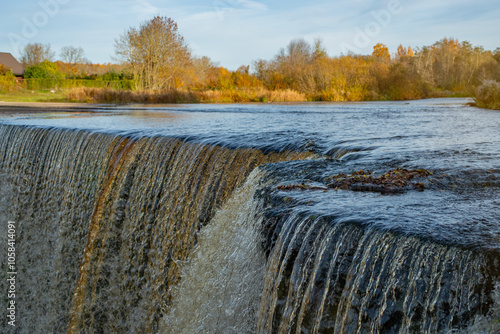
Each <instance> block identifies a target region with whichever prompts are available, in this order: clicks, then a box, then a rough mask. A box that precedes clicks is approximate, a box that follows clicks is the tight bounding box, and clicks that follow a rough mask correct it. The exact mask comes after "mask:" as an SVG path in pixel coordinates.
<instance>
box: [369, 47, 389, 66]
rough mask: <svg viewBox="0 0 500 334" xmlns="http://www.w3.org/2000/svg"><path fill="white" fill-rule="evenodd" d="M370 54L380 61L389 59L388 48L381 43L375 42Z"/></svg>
mask: <svg viewBox="0 0 500 334" xmlns="http://www.w3.org/2000/svg"><path fill="white" fill-rule="evenodd" d="M372 56H373V57H374V58H376V59H377V60H379V61H382V62H389V61H390V60H391V54H390V53H389V48H388V47H387V46H386V45H385V44H383V43H377V44H376V45H375V46H374V47H373V52H372Z"/></svg>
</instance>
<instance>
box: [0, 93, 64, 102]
mask: <svg viewBox="0 0 500 334" xmlns="http://www.w3.org/2000/svg"><path fill="white" fill-rule="evenodd" d="M65 101H67V98H66V93H65V92H55V93H51V92H50V90H42V91H27V90H26V91H16V92H8V93H0V102H65Z"/></svg>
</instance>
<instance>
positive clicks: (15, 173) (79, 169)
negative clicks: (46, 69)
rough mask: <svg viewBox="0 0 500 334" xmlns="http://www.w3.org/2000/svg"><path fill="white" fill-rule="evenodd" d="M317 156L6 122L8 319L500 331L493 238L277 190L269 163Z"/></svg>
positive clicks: (499, 264) (250, 328)
mask: <svg viewBox="0 0 500 334" xmlns="http://www.w3.org/2000/svg"><path fill="white" fill-rule="evenodd" d="M311 155H312V154H310V153H307V152H306V153H296V152H282V153H273V152H266V153H264V152H262V151H261V150H259V149H251V148H245V149H243V148H239V149H237V148H228V147H222V146H217V145H208V144H202V143H197V142H194V141H188V140H180V139H177V138H169V137H162V136H156V137H140V136H132V135H118V134H104V133H96V132H90V131H84V130H68V129H66V130H65V129H58V128H42V127H26V126H11V125H0V158H1V161H0V186H1V187H0V196H1V197H0V215H1V216H0V217H1V219H2V224H1V225H0V243H1V246H0V247H2V248H1V249H2V252H3V254H6V253H7V251H6V244H7V242H6V240H7V236H6V234H7V233H6V224H5V223H6V222H7V221H15V223H16V237H17V239H16V263H17V266H18V281H17V288H18V294H17V296H16V303H17V305H18V309H17V312H18V313H17V316H18V319H19V322H18V327H16V328H15V329H13V330H11V332H14V333H172V334H173V333H183V334H185V333H186V334H190V333H311V334H312V333H372V332H374V333H376V332H383V333H468V332H472V333H489V332H492V333H493V332H498V331H500V328H499V324H498V323H495V321H496V320H497V319H499V317H500V314H499V308H500V303H499V294H500V288H499V276H500V256H499V254H498V250H495V249H491V250H489V249H475V248H466V247H462V246H460V245H457V244H453V243H452V242H450V243H448V244H445V243H443V242H441V243H440V242H437V241H435V240H432V239H431V238H427V239H426V238H423V237H419V236H418V235H411V234H403V233H396V232H394V231H390V230H383V229H380V228H375V227H373V226H371V225H370V224H364V223H362V222H360V221H356V220H354V219H352V220H348V219H346V218H345V217H343V218H341V217H336V216H329V215H325V214H323V215H319V214H318V213H315V212H309V211H307V210H308V209H307V207H305V206H302V207H301V206H300V205H296V203H295V204H294V203H293V201H292V202H290V201H288V200H285V199H283V198H279V196H277V195H273V193H272V189H273V186H274V185H275V184H274V182H275V180H276V179H275V178H277V176H276V175H273V170H277V169H279V168H281V167H283V166H285V165H287V166H291V165H292V164H290V163H289V161H290V160H301V159H305V158H308V157H311ZM268 163H271V164H272V166H273V167H272V168H266V167H259V166H262V165H264V164H268ZM301 164H302V165H305V164H303V163H302V162H301V163H299V164H295V165H293V166H292V169H296V168H297V169H300V168H301V167H300V166H302V165H301ZM267 166H269V165H267ZM273 168H274V169H273ZM315 168H316V167H314V166H313V167H311V169H310V170H307V171H304V173H315V172H316V170H315ZM292 169H290V170H292ZM283 170H287V169H283ZM300 172H301V170H300V171H298V173H297V175H299V174H300ZM284 174H286V173H284ZM280 177H281V176H280ZM273 196H274V197H273ZM294 205H295V206H294ZM5 275H6V271H5V270H2V271H1V272H0V289H1V290H2V291H6V287H7V283H6V277H5ZM0 327H1V331H2V332H8V330H9V329H11V328H10V327H8V325H7V319H6V318H5V317H2V320H1V321H0Z"/></svg>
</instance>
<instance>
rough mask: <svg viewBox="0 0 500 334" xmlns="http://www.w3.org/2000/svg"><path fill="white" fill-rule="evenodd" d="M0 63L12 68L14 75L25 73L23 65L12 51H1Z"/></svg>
mask: <svg viewBox="0 0 500 334" xmlns="http://www.w3.org/2000/svg"><path fill="white" fill-rule="evenodd" d="M0 64H2V65H4V66H5V67H8V68H10V70H11V71H12V73H13V74H14V75H23V74H24V68H23V65H21V64H19V62H18V61H17V60H16V58H14V57H13V56H12V55H11V54H10V53H7V52H0Z"/></svg>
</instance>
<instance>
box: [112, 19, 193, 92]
mask: <svg viewBox="0 0 500 334" xmlns="http://www.w3.org/2000/svg"><path fill="white" fill-rule="evenodd" d="M115 54H116V59H117V60H119V61H120V62H121V63H122V64H126V65H128V66H130V68H131V70H132V72H133V73H134V76H135V78H136V82H137V88H146V89H162V88H173V87H176V85H177V83H178V79H179V77H181V76H182V75H183V73H185V68H186V66H187V65H188V64H189V61H190V53H189V50H188V47H187V46H186V44H185V42H184V38H183V37H182V36H181V34H180V33H179V31H178V26H177V23H175V22H174V21H173V20H172V19H171V18H167V17H160V16H156V17H154V18H153V19H152V20H150V21H147V22H144V23H143V24H142V25H141V26H140V27H139V28H138V29H137V28H130V29H129V30H127V31H126V32H125V33H123V34H122V35H121V36H120V37H119V38H118V39H117V40H116V43H115Z"/></svg>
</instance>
